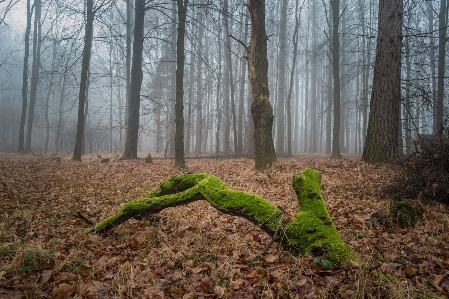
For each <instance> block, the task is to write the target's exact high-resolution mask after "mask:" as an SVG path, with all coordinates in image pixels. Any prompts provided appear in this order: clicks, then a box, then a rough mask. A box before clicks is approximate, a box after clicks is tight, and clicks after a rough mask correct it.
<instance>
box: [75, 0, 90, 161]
mask: <svg viewBox="0 0 449 299" xmlns="http://www.w3.org/2000/svg"><path fill="white" fill-rule="evenodd" d="M93 23H94V12H93V0H86V25H85V27H84V49H83V60H82V64H81V80H80V91H79V95H78V101H79V105H78V123H77V126H76V139H75V149H74V151H73V160H75V161H81V153H82V149H83V140H84V105H85V102H86V90H87V72H88V70H89V65H90V57H91V49H92V38H93V27H94V26H93V25H94V24H93Z"/></svg>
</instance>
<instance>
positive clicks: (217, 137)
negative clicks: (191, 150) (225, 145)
mask: <svg viewBox="0 0 449 299" xmlns="http://www.w3.org/2000/svg"><path fill="white" fill-rule="evenodd" d="M221 45H222V43H221V26H220V28H219V30H218V78H217V98H216V111H217V131H216V133H215V155H217V156H218V155H219V154H220V134H221V115H222V112H221V101H220V93H221V65H222V64H221V62H222V60H221Z"/></svg>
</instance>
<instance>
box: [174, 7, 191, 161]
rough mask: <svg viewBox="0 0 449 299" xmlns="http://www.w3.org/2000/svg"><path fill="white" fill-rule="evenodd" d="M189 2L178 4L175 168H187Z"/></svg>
mask: <svg viewBox="0 0 449 299" xmlns="http://www.w3.org/2000/svg"><path fill="white" fill-rule="evenodd" d="M188 2H189V0H184V1H183V0H177V3H178V41H177V43H176V53H177V59H176V104H175V114H176V118H175V123H176V129H175V130H176V132H175V166H176V167H180V168H181V167H185V158H184V103H183V101H184V82H183V81H184V60H185V55H184V37H185V33H186V16H187V4H188Z"/></svg>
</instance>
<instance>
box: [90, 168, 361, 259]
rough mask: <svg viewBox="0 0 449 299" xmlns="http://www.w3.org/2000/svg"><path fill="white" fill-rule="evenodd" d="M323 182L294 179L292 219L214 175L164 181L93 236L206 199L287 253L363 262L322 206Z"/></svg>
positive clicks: (310, 174)
mask: <svg viewBox="0 0 449 299" xmlns="http://www.w3.org/2000/svg"><path fill="white" fill-rule="evenodd" d="M320 180H321V175H320V172H319V171H318V170H315V169H310V168H308V169H306V170H305V171H304V172H303V173H301V174H295V175H294V176H293V179H292V186H293V188H294V190H295V192H296V195H297V198H298V200H299V204H300V211H299V212H298V213H297V214H296V215H295V216H293V217H288V215H285V212H284V211H283V210H282V209H280V208H279V207H276V206H275V205H273V204H272V203H270V202H269V201H267V200H266V199H264V198H262V197H260V196H257V195H253V194H249V193H245V192H242V191H237V190H233V189H230V188H228V187H227V186H226V185H225V184H224V183H223V182H222V181H221V180H220V179H219V178H217V177H215V176H213V175H210V174H205V173H199V174H192V173H185V174H182V175H178V176H173V177H171V178H169V179H168V180H166V181H163V182H162V183H161V184H160V186H159V187H158V188H157V189H156V190H154V191H153V192H151V193H150V194H149V195H148V196H147V197H145V198H142V199H138V200H134V201H131V202H128V203H126V204H125V205H124V206H123V207H122V208H121V210H120V211H119V212H118V213H117V214H115V215H112V216H110V217H109V218H106V219H105V220H103V221H101V222H100V223H98V224H97V225H95V226H94V227H92V228H91V229H89V231H90V232H99V233H101V232H105V231H107V230H109V229H111V228H113V227H114V226H116V225H118V224H121V223H123V222H125V221H126V220H128V219H130V218H139V217H141V216H143V215H146V214H149V213H157V212H159V211H161V210H163V209H166V208H169V207H174V206H180V205H184V204H187V203H190V202H193V201H196V200H207V201H208V202H209V203H210V204H211V205H212V206H214V207H215V208H216V209H217V210H219V211H221V212H223V213H225V214H231V215H238V216H241V217H244V218H246V219H248V220H249V221H251V222H253V223H255V224H256V225H258V226H260V227H261V228H262V229H263V230H264V231H265V232H266V233H268V234H269V235H271V236H272V237H277V238H279V242H281V243H282V245H283V246H284V248H286V249H287V250H289V251H290V252H292V253H297V252H301V253H306V252H312V253H313V254H314V255H315V256H325V257H326V259H328V260H330V261H331V262H333V263H339V262H343V261H348V260H360V257H359V255H358V254H357V253H356V252H355V251H353V250H352V249H351V248H350V247H349V246H348V245H347V244H346V243H345V242H344V241H343V240H342V239H341V238H340V235H339V234H338V232H337V229H336V227H335V225H334V224H333V222H332V219H331V217H330V215H329V212H328V211H327V208H326V205H325V203H324V201H323V197H322V194H321V190H320Z"/></svg>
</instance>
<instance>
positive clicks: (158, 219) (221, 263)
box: [0, 154, 449, 299]
mask: <svg viewBox="0 0 449 299" xmlns="http://www.w3.org/2000/svg"><path fill="white" fill-rule="evenodd" d="M103 158H105V157H103ZM306 167H315V168H317V169H319V170H320V171H321V172H322V182H321V187H322V190H323V195H324V198H325V201H326V204H327V207H328V209H329V212H330V214H331V216H332V218H333V220H334V222H335V225H336V226H337V229H338V230H339V232H340V234H341V236H342V238H343V239H344V240H345V241H346V242H347V243H348V244H349V245H350V246H352V247H353V248H354V249H355V250H356V251H357V252H358V253H360V254H361V256H362V257H363V258H364V260H365V261H367V264H366V265H365V266H360V267H353V268H354V269H350V270H345V271H341V272H338V271H335V272H332V271H329V270H326V269H324V268H322V267H321V266H320V264H314V262H313V258H312V257H304V256H292V255H290V254H289V253H288V252H285V251H283V250H282V248H280V247H279V246H276V244H273V245H272V246H271V247H270V248H269V249H268V250H267V251H266V252H265V253H264V254H263V255H262V256H261V255H260V253H261V252H262V251H263V250H264V249H265V247H266V245H267V244H269V243H270V237H269V236H268V235H266V234H265V233H264V232H262V231H261V230H260V229H259V227H257V226H255V225H254V224H251V223H250V222H248V221H246V220H244V219H242V218H239V217H235V216H228V215H225V214H222V213H220V212H218V211H216V210H215V209H214V208H212V207H211V206H210V205H209V204H208V203H207V202H202V201H201V202H194V203H191V204H188V205H185V206H181V207H176V208H169V209H167V210H164V211H162V212H160V213H159V214H157V215H151V216H148V217H145V218H143V219H140V220H129V221H127V222H125V223H124V224H121V225H120V226H118V227H116V228H114V229H113V230H111V231H110V232H108V233H106V234H104V235H96V234H87V233H85V232H83V230H84V229H85V228H87V227H89V224H87V223H86V221H84V220H82V219H81V218H80V217H78V215H77V214H78V212H80V213H81V214H82V215H84V216H86V217H87V218H89V219H90V220H92V221H93V222H98V221H100V220H102V219H104V218H105V217H107V216H109V215H111V214H113V213H115V212H116V211H118V210H119V209H120V206H121V205H123V203H125V202H128V201H131V200H133V199H137V198H141V197H144V196H145V195H146V194H148V193H149V192H150V191H152V190H154V189H155V188H157V186H158V184H159V183H160V182H161V181H163V180H165V179H167V178H169V177H170V176H172V175H175V174H180V173H182V172H184V171H189V172H193V173H197V172H207V173H210V174H213V175H216V176H218V177H219V178H220V179H222V180H223V181H224V182H225V183H226V184H227V185H228V186H229V187H230V188H234V189H238V190H243V191H246V192H249V193H254V194H257V195H260V196H262V197H264V198H266V199H267V200H269V201H271V202H273V203H274V204H276V205H279V206H282V207H283V208H284V209H285V210H286V211H287V212H288V213H290V214H295V212H296V211H297V209H298V204H297V200H296V196H295V193H294V191H293V189H292V188H291V185H290V183H291V177H292V175H293V174H294V173H297V172H301V171H303V170H304V169H305V168H306ZM399 171H400V169H399V166H398V165H393V166H392V165H382V164H366V163H363V162H361V160H360V156H345V157H344V159H343V160H332V159H329V158H328V156H323V155H304V156H297V157H295V158H290V159H279V161H278V162H277V163H276V164H275V166H274V167H273V169H271V170H268V171H255V170H254V169H253V161H252V160H249V159H210V158H202V159H188V160H187V168H186V169H185V170H178V169H175V168H174V167H173V160H165V159H155V160H154V161H153V163H151V164H147V163H145V161H144V160H143V159H142V160H136V161H119V160H118V156H112V155H111V156H110V160H109V161H108V162H107V163H101V162H100V159H99V158H98V157H96V156H85V157H83V162H74V161H71V160H70V157H56V156H45V155H17V154H0V298H61V299H62V298H449V297H448V294H449V207H448V206H445V205H442V204H439V203H435V202H431V201H427V202H425V203H423V204H424V205H425V209H426V212H425V214H424V219H423V221H421V222H419V223H418V225H417V226H416V227H415V228H408V229H403V228H400V227H397V226H395V227H388V226H384V225H382V224H381V223H380V222H379V221H378V219H377V218H376V217H375V216H374V215H375V213H376V212H377V214H379V213H378V211H383V212H384V213H385V214H388V209H389V205H390V199H391V198H390V197H388V196H386V195H385V189H388V187H387V186H388V185H389V184H391V183H393V181H394V180H396V179H397V175H395V174H397V173H398V172H399ZM413 200H414V201H416V200H417V199H413Z"/></svg>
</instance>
